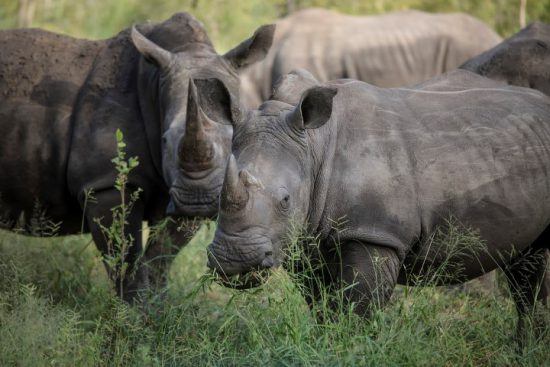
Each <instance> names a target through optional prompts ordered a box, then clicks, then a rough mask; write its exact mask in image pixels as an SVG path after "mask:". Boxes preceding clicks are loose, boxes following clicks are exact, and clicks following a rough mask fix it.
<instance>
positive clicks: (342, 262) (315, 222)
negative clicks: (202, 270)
mask: <svg viewBox="0 0 550 367" xmlns="http://www.w3.org/2000/svg"><path fill="white" fill-rule="evenodd" d="M312 82H313V81H312V77H311V75H308V74H307V73H304V72H302V73H295V74H294V75H292V76H291V77H287V78H285V80H283V81H282V82H281V85H280V86H279V87H278V88H277V89H278V90H276V91H275V93H274V95H275V96H277V98H278V100H269V101H266V102H265V103H263V104H262V105H261V107H260V109H259V110H255V111H252V112H250V113H249V115H248V116H247V118H246V119H244V120H243V121H242V122H240V123H237V124H235V126H234V135H233V143H232V152H233V153H232V155H231V156H230V160H229V163H228V166H227V170H226V174H225V179H224V184H223V188H222V193H221V198H220V212H219V214H218V227H217V230H216V233H215V237H214V239H213V241H212V243H211V244H210V245H209V247H208V265H209V267H210V268H212V269H214V271H215V272H216V273H218V274H220V275H221V276H222V279H227V278H231V277H232V276H234V275H236V274H247V273H248V274H257V272H256V270H261V269H263V270H264V271H268V270H266V269H269V268H272V267H275V266H278V265H280V264H284V263H285V256H284V254H285V252H286V251H285V246H286V244H287V243H288V241H287V235H288V232H289V231H290V229H291V228H296V227H298V228H299V227H305V228H306V229H307V231H308V232H309V233H310V234H311V235H312V236H315V237H316V238H318V239H319V241H320V244H319V251H320V252H321V256H318V255H316V256H314V257H312V258H311V262H313V263H315V261H317V260H316V259H320V258H322V259H324V261H323V263H324V264H325V265H324V266H322V267H317V266H313V268H314V269H317V268H319V269H320V270H318V271H319V273H318V280H319V282H325V284H326V285H327V287H328V289H334V288H337V289H345V291H344V296H345V299H346V300H347V302H348V303H347V304H352V303H353V304H354V305H355V308H354V311H355V312H357V313H358V314H360V315H363V316H368V315H369V314H370V312H371V310H372V307H371V306H372V303H373V302H376V304H377V305H378V304H380V305H383V304H384V303H385V302H386V301H387V300H388V299H389V297H390V295H391V294H392V291H393V288H394V286H395V284H396V283H401V284H405V283H407V284H410V283H417V282H418V279H419V277H423V276H427V275H428V274H429V273H430V272H431V271H433V269H440V268H441V266H443V265H444V264H446V266H448V267H449V268H450V269H451V270H452V271H451V272H449V274H446V276H444V277H440V278H438V284H456V283H461V282H464V281H467V280H469V279H473V278H476V277H478V276H480V275H482V274H484V273H487V272H489V271H491V270H493V269H495V268H496V267H502V268H504V271H505V273H506V275H507V276H508V279H509V283H510V287H511V290H512V294H513V296H514V299H515V301H516V303H517V307H518V311H519V314H520V316H521V318H520V320H521V322H520V324H519V325H520V326H521V324H522V322H523V320H524V316H525V315H527V313H528V311H529V310H530V309H531V307H532V306H533V304H534V303H535V299H536V298H537V297H538V296H539V294H538V292H537V289H538V287H539V286H540V282H541V279H542V276H543V274H544V269H545V262H546V258H545V256H543V254H544V251H545V249H547V248H548V246H549V244H550V98H549V97H548V96H546V95H544V94H542V93H540V92H539V91H536V90H532V89H528V88H521V87H515V86H508V85H503V84H502V83H499V82H496V81H492V80H490V79H487V78H484V77H481V76H479V75H476V74H474V73H471V72H469V71H465V70H456V71H453V72H450V73H448V74H446V75H443V76H440V77H437V78H435V79H432V80H430V81H427V82H425V83H423V84H421V85H418V86H415V87H411V88H395V89H392V88H379V87H375V86H372V85H369V84H367V83H363V82H360V81H340V82H330V83H326V84H322V85H317V86H313V87H311V84H312ZM285 83H290V84H291V85H290V86H289V85H285ZM300 85H302V87H300ZM306 88H307V89H306ZM303 89H306V90H305V91H304V92H303V93H302V95H301V98H300V99H299V100H298V98H297V97H296V95H290V96H289V95H286V93H287V91H290V92H291V93H299V92H300V91H301V90H303ZM296 100H298V102H297V103H296V104H295V105H294V104H292V102H293V101H296ZM289 102H290V103H289ZM335 222H344V223H343V225H342V223H341V225H340V226H335V225H334V223H335ZM449 223H451V224H453V223H454V225H455V226H456V227H455V228H458V229H461V230H463V231H464V232H465V233H466V234H468V236H471V235H475V237H476V238H479V239H480V241H481V242H480V244H478V245H476V246H474V245H472V243H471V241H469V242H467V241H464V242H459V243H458V244H457V245H456V246H455V247H453V246H450V245H449V244H448V243H445V242H444V241H437V240H434V238H435V239H437V238H440V237H438V236H440V234H439V233H443V234H445V231H446V230H448V229H450V228H452V226H451V225H449ZM459 232H460V231H459ZM447 234H448V233H447ZM468 238H470V237H468ZM304 251H305V252H306V254H307V250H306V249H304ZM327 274H328V275H327ZM245 278H246V277H245ZM257 282H258V279H253V280H251V281H249V282H248V283H246V284H236V285H237V286H241V285H242V286H251V285H255V283H257ZM313 283H315V284H317V283H316V282H313ZM308 293H309V294H310V295H311V294H313V295H315V289H312V290H311V292H308ZM520 330H523V329H522V328H521V327H520Z"/></svg>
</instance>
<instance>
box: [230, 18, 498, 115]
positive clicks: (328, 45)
mask: <svg viewBox="0 0 550 367" xmlns="http://www.w3.org/2000/svg"><path fill="white" fill-rule="evenodd" d="M500 41H501V38H500V37H499V36H498V35H497V34H496V33H495V32H494V31H493V30H491V29H490V28H489V27H488V26H487V25H486V24H484V23H482V22H480V21H479V20H477V19H475V18H473V17H471V16H469V15H466V14H429V13H424V12H420V11H404V12H397V13H390V14H383V15H374V16H350V15H345V14H340V13H337V12H334V11H330V10H326V9H304V10H301V11H298V12H296V13H293V14H291V15H289V16H288V17H286V18H284V19H281V20H279V21H277V30H276V32H275V39H274V42H273V47H272V48H271V50H270V52H269V53H268V55H267V57H266V58H265V60H263V61H262V62H260V63H257V64H255V65H253V66H251V67H249V68H247V69H246V70H245V71H244V72H243V73H242V77H241V79H242V98H243V102H244V103H245V104H246V105H247V106H248V107H250V108H258V106H259V105H260V103H261V102H263V101H265V100H267V99H268V98H269V97H270V95H271V92H272V90H273V86H274V84H275V83H276V81H277V80H278V79H279V78H280V77H281V76H283V75H285V74H287V73H289V72H290V71H292V70H294V69H297V68H303V69H306V70H308V71H310V72H311V73H312V74H313V75H314V76H315V77H316V78H317V79H318V80H320V81H321V82H326V81H329V80H335V79H340V78H352V79H357V80H362V81H364V82H367V83H370V84H374V85H377V86H380V87H400V86H405V85H413V84H416V83H420V82H422V81H424V80H427V79H429V78H431V77H433V76H436V75H439V74H441V73H444V72H446V71H450V70H454V69H456V68H457V67H458V66H460V65H461V64H462V63H464V62H465V61H467V60H468V59H470V58H472V57H474V56H476V55H479V54H480V53H481V52H483V51H485V50H488V49H489V48H491V47H493V46H495V45H496V44H498V43H499V42H500Z"/></svg>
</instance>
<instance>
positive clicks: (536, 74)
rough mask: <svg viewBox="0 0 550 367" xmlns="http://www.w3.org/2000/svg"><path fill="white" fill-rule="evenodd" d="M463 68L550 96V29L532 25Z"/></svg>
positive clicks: (541, 24)
mask: <svg viewBox="0 0 550 367" xmlns="http://www.w3.org/2000/svg"><path fill="white" fill-rule="evenodd" d="M460 68H461V69H465V70H470V71H472V72H474V73H477V74H479V75H483V76H485V77H487V78H490V79H494V80H499V81H502V82H505V83H508V84H512V85H518V86H521V87H529V88H533V89H537V90H540V91H541V92H543V93H545V94H547V95H550V25H548V24H544V23H542V22H535V23H533V24H530V25H529V26H527V27H525V28H524V29H522V30H521V31H519V32H518V33H516V34H515V35H513V36H512V37H510V38H508V39H506V40H504V41H503V42H502V43H500V44H498V45H497V46H495V47H493V48H492V49H490V50H488V51H485V52H484V53H482V54H481V55H479V56H476V57H474V58H473V59H471V60H469V61H468V62H466V63H465V64H464V65H462V66H461V67H460Z"/></svg>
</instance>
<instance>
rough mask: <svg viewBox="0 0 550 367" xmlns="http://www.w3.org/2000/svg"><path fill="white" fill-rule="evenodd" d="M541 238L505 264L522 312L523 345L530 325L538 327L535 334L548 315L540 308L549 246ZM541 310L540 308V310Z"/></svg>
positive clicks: (519, 334)
mask: <svg viewBox="0 0 550 367" xmlns="http://www.w3.org/2000/svg"><path fill="white" fill-rule="evenodd" d="M543 239H546V238H544V237H542V238H539V240H537V242H536V243H535V244H534V245H533V246H531V247H529V248H527V249H526V250H524V251H523V252H521V253H520V254H519V255H518V256H517V257H516V258H514V259H513V260H512V261H511V262H510V264H509V265H507V266H506V267H505V268H504V273H505V274H506V279H507V281H508V286H509V288H510V291H511V293H512V297H513V299H514V302H515V303H516V309H517V312H518V325H517V341H518V343H519V344H520V346H522V345H523V343H524V341H525V340H526V337H527V336H528V333H527V331H528V329H529V328H534V332H535V335H537V334H539V333H540V332H541V331H542V330H544V319H543V318H542V315H540V309H537V307H536V306H537V303H538V301H540V302H541V303H542V302H543V298H544V297H546V294H545V292H544V287H543V286H544V279H545V272H546V262H547V257H546V249H545V248H544V247H541V246H540V245H539V244H540V241H541V240H543ZM537 311H539V312H537Z"/></svg>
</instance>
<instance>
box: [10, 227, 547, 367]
mask: <svg viewBox="0 0 550 367" xmlns="http://www.w3.org/2000/svg"><path fill="white" fill-rule="evenodd" d="M210 227H211V228H208V227H207V226H205V227H203V228H202V229H201V231H200V232H199V233H198V234H197V236H196V237H195V238H194V239H193V241H192V243H191V244H190V245H189V246H187V247H186V248H185V249H183V250H182V251H181V253H180V254H179V255H178V257H177V258H176V260H175V263H174V266H173V267H172V269H171V280H170V285H169V291H168V294H167V295H166V297H152V298H151V299H150V301H149V304H148V306H147V307H146V310H145V311H142V310H139V309H137V308H136V307H130V306H127V305H125V304H123V303H121V302H119V301H118V299H117V297H116V296H115V295H114V292H113V291H112V290H111V287H110V285H109V283H108V280H107V277H106V274H105V271H104V269H103V266H102V264H101V262H100V258H99V254H98V252H97V251H96V249H95V247H94V245H93V243H90V238H89V237H88V236H74V237H59V238H51V239H35V238H29V237H24V236H20V235H15V234H12V233H8V232H0V278H1V279H2V281H1V282H0V300H1V301H0V366H12V365H17V366H46V365H48V366H51V365H55V366H73V365H77V366H81V365H82V366H122V365H124V366H127V365H130V366H234V365H246V366H256V365H266V366H272V365H273V366H296V365H303V366H317V365H328V366H341V365H342V366H355V365H365V366H375V365H377V366H378V365H384V366H392V365H407V366H409V365H413V366H414V365H419V366H420V365H422V366H426V365H429V366H456V365H461V366H482V365H483V366H485V365H488V366H503V365H504V366H506V365H509V366H517V365H520V366H521V365H525V366H545V365H550V352H549V350H548V345H550V336H549V335H548V334H549V333H548V332H547V333H546V335H545V336H544V338H543V339H542V340H539V341H531V342H529V343H528V344H527V347H526V349H525V350H524V352H523V353H522V354H518V353H517V348H516V345H515V344H514V342H513V341H512V338H513V335H514V327H515V321H516V315H515V308H514V305H513V303H512V302H511V300H510V299H509V298H508V297H507V295H506V294H504V293H502V292H500V293H499V292H496V294H485V293H476V292H470V293H468V292H465V291H460V290H456V289H455V290H451V291H449V290H446V289H443V288H437V287H432V286H428V287H423V288H420V287H411V288H409V287H399V289H398V290H397V292H396V293H395V294H394V296H393V298H392V302H391V304H390V305H389V306H388V307H387V308H385V309H384V310H382V311H377V312H375V314H374V317H373V319H372V320H370V321H365V320H362V319H360V318H358V317H356V316H354V315H353V314H347V313H340V314H338V315H337V318H338V322H327V323H325V324H320V323H318V322H316V320H315V318H314V317H313V315H312V313H311V312H310V311H309V309H308V307H307V305H306V304H305V302H304V300H303V298H302V296H301V294H300V292H299V291H298V289H297V287H296V285H295V284H294V283H293V282H291V281H290V277H289V275H288V274H286V273H285V272H284V271H282V270H279V271H276V272H275V273H274V274H272V276H271V277H270V279H269V280H268V282H267V283H266V284H265V285H264V286H263V287H260V288H258V289H255V290H251V291H234V290H230V289H226V288H222V287H220V286H218V285H216V284H211V285H208V284H205V283H204V282H203V281H202V280H201V277H202V275H203V274H204V273H205V271H206V266H205V263H206V258H205V246H206V244H207V243H208V242H209V240H210V239H211V237H212V235H213V226H210Z"/></svg>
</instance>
